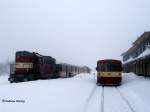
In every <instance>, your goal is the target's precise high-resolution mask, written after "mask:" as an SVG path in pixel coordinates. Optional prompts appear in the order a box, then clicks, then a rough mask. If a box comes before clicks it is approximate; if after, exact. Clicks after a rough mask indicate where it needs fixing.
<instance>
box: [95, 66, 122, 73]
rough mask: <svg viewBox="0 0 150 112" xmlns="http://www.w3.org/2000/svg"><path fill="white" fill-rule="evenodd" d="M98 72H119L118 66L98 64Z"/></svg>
mask: <svg viewBox="0 0 150 112" xmlns="http://www.w3.org/2000/svg"><path fill="white" fill-rule="evenodd" d="M97 68H98V70H99V71H103V72H112V71H121V68H122V67H121V65H120V64H99V65H98V67H97Z"/></svg>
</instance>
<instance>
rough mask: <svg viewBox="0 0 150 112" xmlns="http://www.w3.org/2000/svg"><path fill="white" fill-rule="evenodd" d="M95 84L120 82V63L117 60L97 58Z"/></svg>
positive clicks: (116, 83)
mask: <svg viewBox="0 0 150 112" xmlns="http://www.w3.org/2000/svg"><path fill="white" fill-rule="evenodd" d="M96 70H97V85H103V86H105V85H116V86H119V85H120V84H121V79H122V77H121V72H122V64H121V61H119V60H110V59H109V60H108V59H107V60H99V61H98V62H97V67H96Z"/></svg>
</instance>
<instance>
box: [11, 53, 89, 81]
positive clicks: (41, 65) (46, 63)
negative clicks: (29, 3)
mask: <svg viewBox="0 0 150 112" xmlns="http://www.w3.org/2000/svg"><path fill="white" fill-rule="evenodd" d="M89 72H90V69H89V68H88V67H86V66H84V67H80V66H75V65H70V64H65V63H59V64H56V59H55V58H53V57H51V56H44V55H40V54H38V53H35V52H28V51H17V52H16V59H15V64H11V65H10V77H9V78H8V80H9V81H10V82H11V83H13V82H23V81H32V80H37V79H50V78H59V77H61V78H67V77H73V76H74V75H76V74H79V73H89Z"/></svg>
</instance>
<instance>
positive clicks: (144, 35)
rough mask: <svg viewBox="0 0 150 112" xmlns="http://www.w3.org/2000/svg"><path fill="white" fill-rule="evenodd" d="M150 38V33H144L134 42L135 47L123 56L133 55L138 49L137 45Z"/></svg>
mask: <svg viewBox="0 0 150 112" xmlns="http://www.w3.org/2000/svg"><path fill="white" fill-rule="evenodd" d="M149 37H150V31H149V32H144V33H143V34H142V35H141V36H140V37H139V38H138V39H137V40H136V41H135V42H133V46H132V47H130V48H129V49H128V50H127V51H126V52H125V53H123V54H122V56H125V55H126V54H130V53H132V52H133V51H134V50H136V49H137V45H139V44H140V43H141V42H142V41H144V40H146V39H147V38H149Z"/></svg>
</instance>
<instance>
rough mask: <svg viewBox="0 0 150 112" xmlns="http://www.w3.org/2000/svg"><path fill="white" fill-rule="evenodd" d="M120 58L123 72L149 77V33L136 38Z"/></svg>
mask: <svg viewBox="0 0 150 112" xmlns="http://www.w3.org/2000/svg"><path fill="white" fill-rule="evenodd" d="M122 56H123V67H124V72H134V73H136V74H138V75H144V76H150V32H144V33H143V34H142V35H141V36H140V37H138V38H137V40H135V42H134V43H133V45H132V47H131V48H129V49H128V50H127V51H126V52H124V53H123V54H122Z"/></svg>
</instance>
